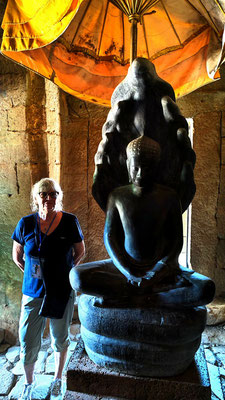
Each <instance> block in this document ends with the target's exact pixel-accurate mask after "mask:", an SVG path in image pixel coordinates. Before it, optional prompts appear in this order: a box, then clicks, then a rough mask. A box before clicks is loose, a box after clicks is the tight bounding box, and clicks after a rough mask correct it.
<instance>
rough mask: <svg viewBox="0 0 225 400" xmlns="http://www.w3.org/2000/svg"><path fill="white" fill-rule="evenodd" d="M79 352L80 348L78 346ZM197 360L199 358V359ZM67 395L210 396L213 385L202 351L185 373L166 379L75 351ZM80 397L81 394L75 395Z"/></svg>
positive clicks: (140, 398)
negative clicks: (112, 366)
mask: <svg viewBox="0 0 225 400" xmlns="http://www.w3.org/2000/svg"><path fill="white" fill-rule="evenodd" d="M78 352H79V349H78ZM197 360H198V361H197ZM67 388H68V390H69V393H68V397H67V398H68V399H72V398H73V397H71V392H73V391H74V392H75V396H76V394H77V392H78V394H79V395H80V393H79V392H82V393H83V394H84V397H80V399H85V396H86V395H87V394H88V395H92V396H94V395H95V396H96V397H97V399H98V396H99V397H100V398H102V397H103V398H104V397H106V398H107V397H109V398H111V399H112V398H114V397H119V398H125V399H132V400H143V399H145V400H150V399H152V398H154V399H157V400H165V399H166V398H167V399H170V398H171V399H173V400H181V399H184V398H187V399H192V400H200V399H202V400H203V399H207V400H210V385H209V378H208V373H207V368H206V362H205V359H204V356H203V355H202V353H201V355H200V353H199V358H198V359H197V356H196V364H195V367H194V366H193V365H192V366H191V367H190V369H188V370H187V371H186V372H185V373H183V374H181V375H179V376H176V377H173V378H167V379H166V380H164V379H154V378H142V377H134V376H131V375H125V374H117V373H116V372H114V371H112V370H108V369H107V370H106V369H105V368H100V367H98V366H96V365H95V364H94V363H92V361H90V360H89V359H88V358H87V356H86V355H85V354H84V353H83V354H78V353H77V354H76V352H75V353H74V355H73V357H72V359H71V362H70V364H69V368H68V371H67ZM75 396H74V399H75V398H79V397H75Z"/></svg>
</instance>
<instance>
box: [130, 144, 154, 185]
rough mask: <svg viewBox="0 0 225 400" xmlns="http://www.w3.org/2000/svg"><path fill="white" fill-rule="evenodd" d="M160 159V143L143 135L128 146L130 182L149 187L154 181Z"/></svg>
mask: <svg viewBox="0 0 225 400" xmlns="http://www.w3.org/2000/svg"><path fill="white" fill-rule="evenodd" d="M159 160H160V146H159V144H158V143H157V142H156V141H154V140H152V139H150V138H148V137H146V136H141V137H139V138H137V139H134V140H132V141H131V142H130V143H129V144H128V146H127V170H128V175H129V179H130V182H132V183H133V184H134V185H136V186H140V187H147V186H148V185H149V184H150V183H152V182H153V181H154V174H155V170H156V168H157V166H158V163H159Z"/></svg>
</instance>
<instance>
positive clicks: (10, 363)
mask: <svg viewBox="0 0 225 400" xmlns="http://www.w3.org/2000/svg"><path fill="white" fill-rule="evenodd" d="M78 337H79V325H78V324H74V325H72V326H71V344H70V347H69V351H68V357H67V363H66V365H68V362H69V359H70V357H71V355H72V353H73V351H74V349H75V347H76V343H77V339H78ZM202 343H203V346H204V350H205V356H206V360H207V364H208V371H209V377H210V382H211V389H212V398H211V399H212V400H224V398H225V325H220V326H218V327H207V328H206V331H205V332H204V334H203V337H202ZM19 350H20V349H19V346H11V347H10V346H9V345H8V344H6V343H3V344H1V345H0V400H7V399H9V400H18V398H19V394H20V392H21V389H22V386H23V382H24V378H23V375H22V374H23V370H22V365H21V363H20V361H19ZM65 371H66V369H65ZM53 374H54V355H53V352H52V349H51V347H50V339H49V336H47V337H46V338H45V339H43V344H42V348H41V351H40V354H39V358H38V361H37V364H36V389H35V390H34V392H33V397H32V398H33V400H41V399H43V400H44V399H48V398H49V391H50V385H51V381H52V380H53ZM64 390H65V391H66V381H65V378H64ZM84 398H90V399H91V398H92V396H84V397H80V396H79V399H82V400H83V399H84ZM94 398H95V399H96V400H100V399H101V400H103V398H99V399H97V398H96V397H94ZM104 400H106V398H105V399H104ZM107 400H113V399H109V398H107ZM165 400H166V399H165ZM188 400H189V399H188ZM190 400H191V399H190Z"/></svg>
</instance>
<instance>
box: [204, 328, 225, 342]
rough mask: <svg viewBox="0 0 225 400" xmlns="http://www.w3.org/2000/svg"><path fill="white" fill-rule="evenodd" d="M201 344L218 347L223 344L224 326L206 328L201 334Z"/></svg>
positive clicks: (224, 336) (224, 339)
mask: <svg viewBox="0 0 225 400" xmlns="http://www.w3.org/2000/svg"><path fill="white" fill-rule="evenodd" d="M202 343H203V344H210V343H213V344H214V345H220V344H221V343H225V327H224V326H221V325H219V326H216V327H215V326H207V327H206V328H205V330H204V332H203V334H202Z"/></svg>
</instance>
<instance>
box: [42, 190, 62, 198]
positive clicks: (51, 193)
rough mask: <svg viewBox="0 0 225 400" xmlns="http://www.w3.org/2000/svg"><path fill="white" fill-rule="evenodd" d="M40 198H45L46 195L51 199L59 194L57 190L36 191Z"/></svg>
mask: <svg viewBox="0 0 225 400" xmlns="http://www.w3.org/2000/svg"><path fill="white" fill-rule="evenodd" d="M38 194H39V196H40V198H41V199H46V198H47V197H48V196H49V197H51V198H52V199H56V198H57V196H58V195H59V192H56V191H54V192H39V193H38Z"/></svg>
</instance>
